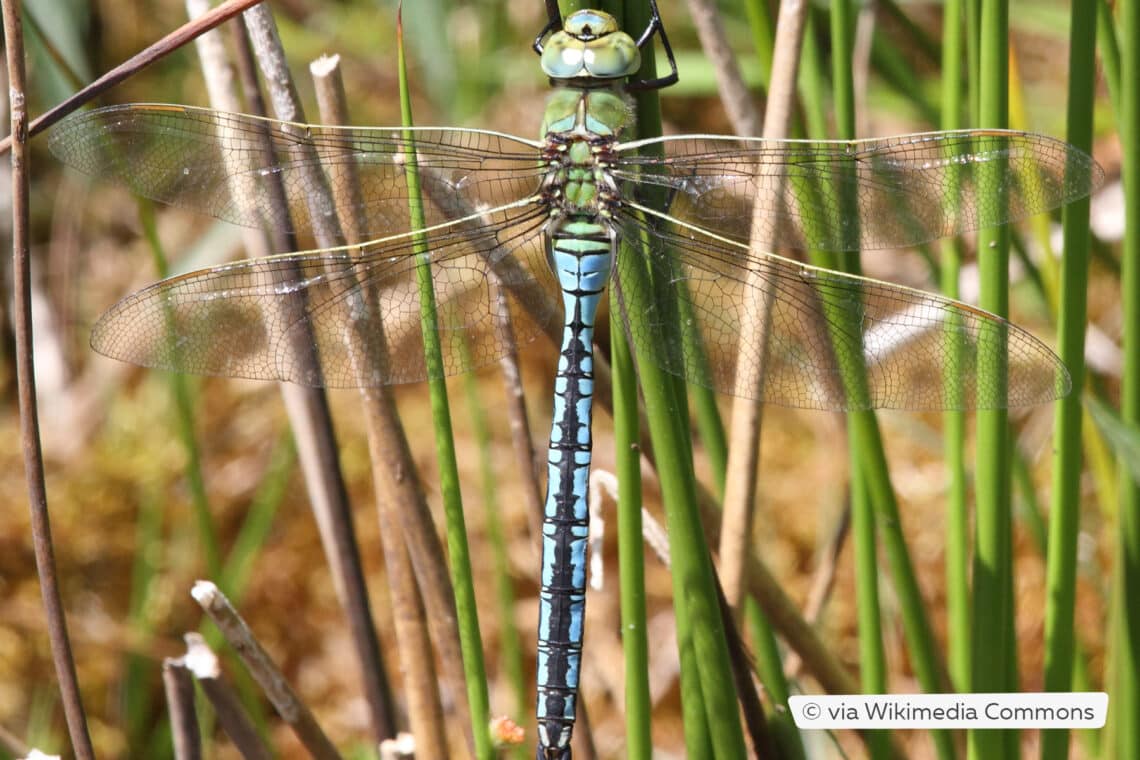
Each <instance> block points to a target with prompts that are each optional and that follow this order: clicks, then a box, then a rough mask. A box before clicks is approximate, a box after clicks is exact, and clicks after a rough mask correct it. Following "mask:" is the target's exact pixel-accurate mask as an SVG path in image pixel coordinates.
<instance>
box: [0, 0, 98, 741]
mask: <svg viewBox="0 0 1140 760" xmlns="http://www.w3.org/2000/svg"><path fill="white" fill-rule="evenodd" d="M2 14H3V24H4V52H5V56H6V63H7V68H8V106H9V116H10V127H11V132H10V133H9V135H10V137H9V139H10V141H11V151H12V154H11V157H10V158H11V162H12V188H11V189H12V283H13V289H14V291H15V293H14V297H13V304H12V326H13V331H14V332H15V338H16V383H17V389H16V394H17V398H18V402H19V408H20V443H21V448H22V450H23V455H24V479H25V487H26V489H27V494H28V509H29V511H30V514H31V518H30V521H31V532H32V551H33V553H34V555H35V558H36V573H37V575H38V576H39V582H40V595H41V598H42V600H43V605H44V616H45V617H46V619H47V629H48V640H49V642H50V644H51V653H52V663H53V664H54V666H55V676H56V679H57V680H58V682H59V693H60V698H61V700H62V702H63V713H64V718H65V720H66V721H67V730H68V734H69V736H70V738H71V746H72V750H73V751H74V752H75V755H76V757H77V758H79V760H90V759H91V758H94V757H95V751H94V749H93V748H92V746H91V735H90V733H89V732H88V730H87V717H86V714H85V712H84V709H83V700H82V697H81V695H80V691H79V680H78V678H77V677H76V674H75V657H74V656H73V655H72V651H71V638H70V636H69V635H68V632H67V619H66V617H65V616H64V611H63V600H62V598H61V597H60V593H59V583H58V581H57V578H56V566H55V549H54V548H53V546H52V538H51V520H50V518H49V516H48V506H47V486H46V484H45V481H44V460H43V448H42V446H41V443H40V425H39V412H38V411H37V407H36V403H37V402H36V380H35V358H34V354H33V349H34V347H33V341H32V337H33V336H32V286H31V283H32V279H31V248H30V245H29V207H30V201H29V197H28V137H29V125H28V110H27V96H26V87H25V86H26V83H27V78H26V71H25V68H24V38H23V32H22V30H21V23H20V3H19V2H18V0H4V2H3V3H2Z"/></svg>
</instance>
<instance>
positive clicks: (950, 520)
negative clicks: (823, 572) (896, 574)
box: [940, 0, 970, 691]
mask: <svg viewBox="0 0 1140 760" xmlns="http://www.w3.org/2000/svg"><path fill="white" fill-rule="evenodd" d="M963 22H964V18H963V11H962V0H946V4H945V6H944V8H943V11H942V104H941V106H942V114H941V122H940V126H941V128H942V129H959V128H960V127H961V126H962V113H963V110H964V103H963V102H962V73H963V68H962V56H963V53H964V52H965V40H964V39H963V36H962V31H963ZM956 196H957V193H954V194H953V195H952V196H951V197H952V198H954V201H955V202H956V200H957V198H956ZM941 265H942V266H941V270H942V271H941V284H942V293H943V294H944V295H945V296H946V297H947V298H954V299H957V298H958V297H959V292H958V278H959V276H960V275H961V270H962V242H961V240H960V239H952V240H944V241H943V242H942V259H941ZM963 348H964V346H963V345H962V344H961V343H960V342H959V341H954V342H953V343H952V344H951V345H950V346H949V351H950V352H951V356H949V357H948V358H947V361H946V368H947V371H946V373H945V375H944V377H943V383H944V385H945V388H946V391H947V396H946V397H947V398H948V399H954V398H955V397H956V395H957V394H959V393H960V389H961V387H962V384H961V382H960V381H959V378H958V377H957V376H955V374H954V372H953V368H955V367H960V366H964V362H963V359H964V357H963V353H964V352H963ZM947 406H954V404H947ZM942 425H943V433H942V440H943V448H944V449H945V457H946V469H947V474H948V475H949V484H948V487H947V493H946V616H947V623H946V627H947V638H948V653H947V666H948V668H949V670H950V680H951V682H952V683H953V685H954V688H956V689H959V690H963V691H964V690H966V689H967V688H969V684H970V537H969V524H970V515H969V506H968V504H967V501H966V497H967V493H968V488H967V484H966V457H965V450H966V414H965V412H963V411H962V410H961V409H951V410H949V411H947V412H946V413H945V414H943V416H942Z"/></svg>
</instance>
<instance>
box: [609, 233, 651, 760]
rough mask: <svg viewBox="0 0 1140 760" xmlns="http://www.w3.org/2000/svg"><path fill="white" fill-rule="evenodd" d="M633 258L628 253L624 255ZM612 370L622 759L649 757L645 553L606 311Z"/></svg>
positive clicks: (616, 335) (632, 384) (619, 370)
mask: <svg viewBox="0 0 1140 760" xmlns="http://www.w3.org/2000/svg"><path fill="white" fill-rule="evenodd" d="M628 253H629V254H630V255H633V254H634V252H633V251H632V250H630V251H629V252H628ZM610 336H611V345H610V361H611V366H612V368H613V394H614V459H615V462H616V470H617V478H618V568H619V573H620V576H621V580H620V582H621V641H622V651H623V652H624V654H625V726H626V734H625V736H626V738H625V755H626V757H628V758H630V760H649V758H650V757H652V756H653V740H652V737H651V736H650V727H651V722H652V715H653V703H652V701H651V699H650V695H649V638H648V632H647V628H646V626H647V621H646V612H645V552H644V549H643V548H642V545H643V544H642V537H641V534H642V526H641V449H640V447H639V446H638V443H637V442H638V435H639V432H640V427H639V424H638V411H637V374H636V372H635V371H634V368H633V356H632V355H631V354H630V350H629V343H628V342H627V340H626V337H625V328H623V327H622V325H621V315H620V313H619V311H618V310H617V309H611V310H610Z"/></svg>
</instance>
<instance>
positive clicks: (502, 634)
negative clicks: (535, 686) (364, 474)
mask: <svg viewBox="0 0 1140 760" xmlns="http://www.w3.org/2000/svg"><path fill="white" fill-rule="evenodd" d="M460 346H461V347H462V350H463V352H464V354H465V356H464V362H465V363H466V364H470V354H471V351H470V344H469V343H468V342H467V341H462V342H461V343H460ZM463 388H464V390H465V391H466V397H467V412H468V414H469V415H470V416H471V429H472V432H473V433H474V435H475V445H476V446H477V447H478V449H479V477H480V479H481V480H482V481H483V514H484V517H483V526H484V529H485V530H486V532H487V543H488V544H489V548H490V551H491V557H492V559H493V563H492V564H493V568H494V575H495V600H496V603H497V605H498V609H497V615H498V617H499V660H500V662H501V663H502V668H503V673H504V675H505V676H506V680H507V684H508V685H509V687H510V689H511V692H512V693H513V695H514V699H515V704H514V716H513V718H514V720H515V721H517V722H518V723H519V724H520V725H521V724H522V723H523V722H524V721H525V720H526V716H527V715H528V713H529V712H530V705H529V699H528V696H529V693H530V692H529V688H528V686H527V683H526V677H525V675H524V673H525V671H524V668H523V649H522V642H521V639H520V637H519V631H518V628H517V627H516V626H515V624H514V617H515V616H514V611H515V605H516V601H517V600H516V599H515V588H514V583H513V581H512V579H511V572H510V559H509V556H508V552H507V539H506V536H505V534H504V533H503V522H502V519H501V517H500V514H499V510H500V508H501V506H502V505H501V504H500V500H499V494H498V488H497V487H496V485H495V484H496V482H497V477H496V474H495V461H494V454H493V452H492V450H491V431H490V429H489V428H488V426H487V415H486V413H485V411H484V409H483V403H482V401H481V400H480V398H479V382H478V380H477V379H476V377H475V375H474V373H471V372H468V373H467V374H465V375H464V376H463ZM526 755H527V748H526V747H524V746H523V745H521V744H519V745H516V746H514V747H513V748H512V749H511V756H512V757H514V758H515V759H516V760H525V757H526Z"/></svg>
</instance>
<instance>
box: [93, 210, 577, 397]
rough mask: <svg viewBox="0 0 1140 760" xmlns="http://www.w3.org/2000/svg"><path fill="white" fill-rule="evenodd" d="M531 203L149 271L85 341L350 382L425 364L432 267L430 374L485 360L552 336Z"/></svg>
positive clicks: (290, 377)
mask: <svg viewBox="0 0 1140 760" xmlns="http://www.w3.org/2000/svg"><path fill="white" fill-rule="evenodd" d="M545 221H546V211H545V209H544V208H543V207H541V206H539V205H537V204H532V205H529V206H520V207H512V208H507V209H499V210H495V211H491V212H489V213H488V214H486V215H485V217H484V218H482V219H479V220H474V221H471V222H463V223H457V224H452V225H447V226H444V227H442V228H435V229H429V230H426V231H424V232H422V233H419V234H418V235H402V236H398V237H394V238H388V239H382V240H378V241H374V242H372V243H368V244H366V245H363V246H357V247H346V248H342V249H332V250H323V251H312V252H308V253H291V254H285V255H280V256H271V257H267V258H262V259H254V260H249V261H241V262H237V263H234V264H230V265H227V266H222V267H217V268H214V269H208V270H202V271H199V272H193V273H191V274H187V275H183V276H180V277H174V278H170V279H167V280H163V281H161V282H159V283H156V284H154V285H152V286H150V287H148V288H146V289H144V290H141V291H139V292H137V293H135V294H133V295H130V296H128V297H126V298H124V299H123V300H122V301H120V302H119V303H118V304H116V305H115V306H113V307H112V308H111V309H110V310H109V311H108V312H107V313H106V314H104V315H103V316H102V317H101V318H100V320H99V321H98V323H97V324H96V325H95V328H94V330H93V332H92V337H91V343H92V346H93V347H94V348H95V349H96V350H97V351H99V352H100V353H103V354H106V355H107V356H111V357H113V358H116V359H121V360H123V361H128V362H133V363H135V364H140V365H143V366H148V367H157V368H162V369H168V370H175V371H179V372H189V373H194V374H205V375H221V376H226V377H246V378H256V379H265V380H284V381H289V382H293V383H299V384H302V385H310V386H328V387H361V386H377V385H386V384H392V383H407V382H415V381H418V380H422V379H424V378H425V377H427V376H429V374H431V373H429V371H428V369H427V367H426V365H425V361H424V343H423V334H422V326H421V315H422V311H421V306H422V293H423V291H422V290H421V288H420V285H419V280H418V278H417V275H418V269H419V268H420V267H426V268H427V269H428V271H429V272H430V276H431V279H432V288H433V292H434V296H433V297H434V301H435V304H436V310H437V315H438V325H439V326H438V335H439V337H440V342H441V345H442V349H443V360H444V364H443V372H442V374H447V375H450V374H454V373H458V372H463V371H466V370H468V369H472V368H475V367H479V366H482V365H485V364H487V363H489V362H491V361H493V360H495V359H496V358H498V357H500V356H502V355H503V353H504V352H505V351H506V350H507V343H506V341H505V334H504V332H503V330H504V329H505V328H504V324H503V321H502V320H503V319H504V318H507V319H509V320H510V321H511V324H512V326H513V331H514V333H515V335H516V338H517V340H518V341H519V342H520V343H521V342H525V341H528V340H530V339H532V338H534V337H535V336H536V335H537V334H539V333H540V332H545V333H548V334H553V335H554V336H555V338H556V337H557V332H556V331H557V325H558V323H559V315H560V309H561V306H560V301H559V299H558V297H557V286H556V284H555V283H554V282H553V278H552V276H551V275H550V273H549V270H548V268H547V267H546V265H545V259H544V254H543V249H542V245H541V231H542V227H543V225H544V223H545Z"/></svg>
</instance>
